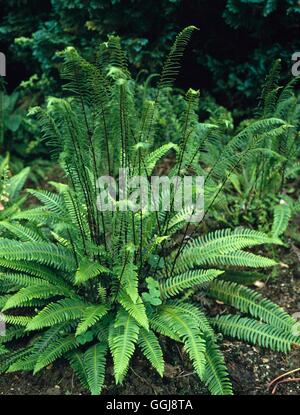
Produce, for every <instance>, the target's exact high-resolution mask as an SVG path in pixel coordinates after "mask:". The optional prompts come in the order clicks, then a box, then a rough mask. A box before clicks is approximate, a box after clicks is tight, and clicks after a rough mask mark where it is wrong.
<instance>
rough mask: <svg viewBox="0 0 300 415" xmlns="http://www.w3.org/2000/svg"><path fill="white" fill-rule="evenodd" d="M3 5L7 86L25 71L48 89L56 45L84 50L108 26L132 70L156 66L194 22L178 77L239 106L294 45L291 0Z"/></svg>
mask: <svg viewBox="0 0 300 415" xmlns="http://www.w3.org/2000/svg"><path fill="white" fill-rule="evenodd" d="M2 7H3V9H4V14H5V18H4V19H3V21H2V23H1V25H0V41H1V48H3V47H4V48H5V49H7V50H8V56H9V59H8V60H9V64H10V65H14V71H10V72H13V73H9V74H8V81H9V86H10V88H11V89H12V88H13V87H15V86H17V84H18V83H19V82H20V81H21V80H23V77H24V73H25V72H26V75H27V77H28V78H29V77H30V76H31V75H34V74H36V75H37V77H36V78H35V79H34V83H35V84H37V83H39V84H41V85H42V87H43V90H44V92H47V93H49V92H50V93H53V92H54V91H56V89H57V82H58V77H57V71H56V70H55V66H56V65H58V64H59V62H60V59H59V57H58V56H57V54H56V51H57V50H63V49H64V47H65V46H69V45H72V46H75V47H76V48H78V49H79V51H80V52H81V53H83V55H84V56H85V57H89V56H88V55H92V54H93V52H94V50H95V47H96V45H97V44H99V41H105V40H106V36H107V34H110V33H117V34H118V35H120V36H121V37H122V39H123V41H124V46H126V50H127V51H128V54H129V60H130V61H131V62H132V63H133V64H134V67H135V69H136V73H138V71H139V69H140V68H141V67H142V68H146V69H148V70H150V71H151V72H153V71H157V70H158V69H160V65H161V62H162V57H163V56H164V55H165V52H166V50H168V47H169V46H170V43H171V42H172V41H173V40H174V38H175V34H176V33H177V32H178V31H179V30H181V29H182V28H183V27H184V26H186V25H189V24H194V25H196V26H197V27H199V28H200V31H199V33H198V34H197V36H195V39H194V41H193V44H192V48H191V51H190V52H189V57H188V61H189V64H187V65H186V67H185V70H184V72H183V73H182V75H181V78H180V79H179V85H180V86H182V87H187V86H189V85H191V84H193V85H194V87H199V88H201V89H202V90H209V91H210V92H212V93H213V94H214V95H215V96H217V98H218V100H219V102H220V103H222V104H225V105H226V106H227V107H228V106H229V107H230V108H233V107H234V106H236V105H237V104H238V105H239V107H241V105H242V106H243V107H244V108H245V107H248V106H249V105H251V106H252V105H253V104H254V102H255V100H256V99H257V95H258V94H257V92H258V91H259V89H260V86H261V82H262V79H263V78H264V77H265V75H266V73H267V71H268V68H269V67H270V65H271V64H272V62H273V61H274V59H275V58H279V57H280V58H282V60H283V63H284V70H283V77H285V78H286V77H287V76H288V75H289V73H290V66H291V61H290V59H291V55H292V53H293V52H294V51H297V50H299V49H300V40H299V36H298V21H299V16H300V15H299V12H300V5H299V2H298V1H297V0H281V1H277V0H242V1H239V0H218V1H214V2H208V1H205V0H194V1H189V0H162V1H160V2H156V4H155V7H153V2H151V1H141V0H128V1H123V0H91V1H87V0H63V1H62V0H51V1H49V0H45V1H43V2H40V1H38V0H7V1H6V2H5V3H4V4H3V6H2ZM237 46H238V47H237ZM195 68H197V69H196V70H195ZM24 70H25V72H24Z"/></svg>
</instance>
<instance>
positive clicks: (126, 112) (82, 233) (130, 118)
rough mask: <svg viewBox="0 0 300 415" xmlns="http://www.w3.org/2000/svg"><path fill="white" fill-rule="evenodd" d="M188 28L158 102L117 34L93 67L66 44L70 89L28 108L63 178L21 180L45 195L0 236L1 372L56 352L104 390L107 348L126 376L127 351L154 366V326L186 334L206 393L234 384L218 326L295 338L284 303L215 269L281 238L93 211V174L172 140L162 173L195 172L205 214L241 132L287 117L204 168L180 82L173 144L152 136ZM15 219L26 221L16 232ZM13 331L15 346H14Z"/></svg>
mask: <svg viewBox="0 0 300 415" xmlns="http://www.w3.org/2000/svg"><path fill="white" fill-rule="evenodd" d="M193 30H194V27H188V28H186V29H185V30H184V31H183V32H181V33H180V34H179V35H178V37H177V39H176V42H175V44H174V46H173V47H172V49H171V51H170V54H169V56H168V58H167V60H166V63H165V66H164V69H163V72H162V75H161V76H160V79H159V82H158V87H157V95H156V97H155V100H148V99H144V100H142V102H141V99H140V96H138V98H137V101H138V103H139V104H138V105H136V97H135V89H134V86H135V84H134V83H133V82H132V81H131V78H130V74H129V72H128V68H127V65H126V59H125V55H124V53H123V51H122V49H121V48H120V43H119V39H118V38H116V37H110V38H109V40H108V43H107V44H106V46H105V47H102V54H101V56H100V57H99V60H98V61H97V62H96V63H95V65H93V64H90V63H89V62H87V61H86V60H85V59H83V58H82V57H81V56H80V55H79V54H78V53H77V52H76V50H75V49H73V48H68V49H67V50H66V51H65V52H64V58H65V65H64V69H63V72H62V74H63V76H64V78H66V79H67V84H66V91H67V92H68V93H69V94H70V96H69V97H67V98H65V99H59V98H51V99H49V101H48V106H47V108H46V109H43V108H35V109H33V110H32V113H33V114H36V115H37V116H38V118H39V120H40V123H41V126H42V129H43V133H44V138H45V140H46V141H47V143H48V144H49V145H50V148H51V150H52V152H53V156H54V157H58V158H59V161H60V164H61V166H62V167H63V169H64V171H65V174H66V179H67V183H66V184H62V183H52V185H53V186H54V187H55V188H56V190H57V192H49V191H45V190H30V193H31V194H32V195H33V196H35V197H36V198H38V199H39V200H40V201H41V202H42V206H39V207H34V208H32V209H29V210H25V211H22V212H19V213H17V214H15V215H14V216H13V218H12V221H13V222H12V223H13V224H14V227H15V229H11V230H10V231H11V233H12V234H15V236H17V238H16V239H11V238H2V239H0V266H1V273H0V279H1V288H0V290H1V296H0V304H1V307H2V311H3V313H4V318H5V321H6V322H7V323H8V328H7V333H6V336H4V337H1V338H0V341H1V344H2V345H3V347H2V346H1V353H2V354H1V360H0V362H1V363H0V368H1V370H2V371H6V372H15V371H20V370H22V371H28V370H30V371H32V370H33V372H34V373H37V372H39V371H40V370H41V369H43V368H44V367H46V366H48V365H49V364H50V363H52V362H54V361H55V360H57V359H59V358H61V357H64V358H66V359H68V360H69V362H70V364H71V366H72V367H73V369H74V371H75V372H76V373H77V375H78V377H79V379H80V380H81V382H82V384H83V385H84V386H85V387H86V388H88V389H89V390H90V392H91V393H92V394H99V393H100V392H101V389H102V387H103V383H104V377H105V367H106V364H107V362H108V364H110V363H109V362H110V360H109V359H110V357H109V355H110V356H111V357H112V360H113V371H114V376H115V381H116V383H122V381H123V379H124V377H125V375H126V372H127V370H128V367H129V364H130V361H131V358H132V356H133V354H134V351H135V349H136V348H139V349H140V351H141V352H142V354H143V355H144V356H145V357H146V359H148V360H149V362H150V363H151V365H152V366H153V367H154V368H155V369H156V370H157V372H158V373H159V374H160V375H161V376H162V375H163V373H164V358H163V350H162V347H161V345H160V336H166V337H168V338H170V339H172V340H174V341H177V342H180V343H182V344H183V345H184V348H185V351H186V353H187V355H188V356H189V358H190V360H191V362H192V364H193V367H194V370H195V373H196V374H197V375H198V376H199V378H200V379H201V380H202V381H203V382H205V383H206V385H207V386H208V388H209V390H210V391H211V392H212V393H213V394H231V393H232V386H231V383H230V380H229V376H228V372H227V369H226V365H225V362H224V358H223V355H222V353H221V351H220V349H219V345H218V333H219V332H222V333H224V334H225V335H229V336H232V337H236V338H238V339H243V340H246V341H249V342H251V343H254V344H258V345H261V346H263V347H270V348H272V349H274V350H278V351H282V352H288V351H289V350H290V349H291V347H292V346H293V345H295V344H299V343H300V342H299V338H297V337H295V336H293V335H292V334H291V327H292V326H293V324H294V320H293V319H292V318H291V317H290V316H289V315H288V314H287V313H286V312H285V311H283V310H282V309H281V308H279V307H278V306H276V305H275V304H273V303H272V302H270V301H268V300H266V299H264V298H262V297H261V296H260V295H259V294H257V293H255V292H253V291H251V290H249V289H248V288H245V287H243V286H240V285H238V284H235V283H232V282H227V281H222V280H221V279H220V278H221V276H222V273H223V270H224V269H226V268H228V267H233V268H235V267H237V268H244V267H250V268H261V267H270V266H273V265H275V262H274V261H273V260H272V259H269V258H266V257H263V256H259V255H256V254H254V253H252V252H247V251H245V248H247V247H253V246H258V245H264V244H273V243H278V244H280V243H281V242H280V240H279V239H278V238H275V237H269V236H266V235H265V234H263V233H260V232H257V231H254V230H247V229H242V228H237V229H235V230H228V229H227V230H218V231H216V232H211V233H209V234H207V235H206V236H197V235H196V234H195V232H196V228H197V227H196V228H195V227H194V228H193V229H194V230H193V232H192V233H190V238H189V239H187V238H186V236H187V232H188V231H189V232H190V231H191V227H190V226H189V225H190V217H191V213H192V212H193V211H194V208H193V207H192V209H184V210H182V211H180V212H177V211H175V209H174V205H173V203H172V205H171V206H172V208H171V211H170V212H164V211H162V212H161V211H160V212H152V211H148V210H143V209H139V210H138V211H136V212H133V211H123V210H122V205H121V204H122V203H124V201H123V202H120V201H118V202H116V209H115V210H112V211H109V212H103V211H99V210H98V209H97V206H96V196H97V179H98V177H100V175H103V174H107V173H109V174H110V175H112V174H114V175H116V173H117V171H118V168H119V167H123V168H124V167H127V168H128V169H129V175H130V177H132V176H133V175H136V174H138V175H139V176H141V175H142V176H145V177H150V176H151V175H153V174H154V173H153V172H154V171H155V169H156V167H157V163H158V161H159V160H161V158H162V157H164V156H165V155H166V154H169V152H170V151H172V152H173V153H176V157H174V165H173V166H172V167H171V168H170V170H169V177H172V176H173V177H174V175H176V174H177V172H178V173H179V174H180V175H181V176H184V175H187V174H188V172H190V171H192V170H194V171H195V172H196V173H197V172H199V171H203V172H204V175H205V179H206V187H205V191H206V206H205V212H208V211H209V209H210V206H212V205H213V204H214V202H215V200H216V197H217V195H218V194H219V193H220V186H217V178H221V177H222V178H223V179H224V177H225V178H226V175H227V173H225V172H226V170H228V169H231V170H233V169H234V168H235V166H236V165H237V163H238V161H239V160H240V158H241V154H243V155H245V151H244V150H243V149H241V148H240V147H241V143H243V142H244V141H245V139H247V140H249V141H250V142H251V140H254V139H255V137H256V134H258V133H261V134H262V132H263V131H265V132H267V131H268V132H270V133H271V132H272V131H274V130H278V128H280V127H281V126H282V125H283V124H284V122H283V121H282V120H280V119H276V118H269V119H264V120H260V121H258V122H257V123H255V124H254V125H251V126H250V127H247V128H246V129H245V130H244V131H242V132H241V133H239V134H238V135H237V136H235V137H233V138H232V140H230V142H229V144H228V146H227V147H226V148H225V149H224V151H223V153H222V154H221V155H220V158H219V160H218V161H217V162H216V163H215V164H214V166H212V167H211V169H210V171H209V172H208V171H205V170H204V169H202V168H201V166H200V165H199V158H198V156H199V154H198V153H200V155H201V154H202V151H204V149H203V148H205V143H206V140H207V136H208V133H209V132H210V130H212V129H215V128H216V126H213V125H212V124H209V123H208V124H202V123H199V122H198V121H197V116H196V114H195V108H196V104H197V100H198V93H197V92H196V91H193V90H189V91H188V93H187V95H186V103H187V105H186V110H185V112H184V113H183V114H181V117H180V119H179V123H180V126H181V128H180V134H179V137H178V138H177V144H174V143H170V142H168V143H165V144H163V145H161V146H159V147H157V145H156V138H157V137H156V130H155V127H156V124H157V118H158V112H157V105H158V104H157V103H158V102H159V100H160V94H161V91H162V90H164V88H166V87H168V88H170V87H172V85H173V82H174V79H175V76H176V75H177V72H178V68H179V64H180V59H181V56H182V54H183V51H184V49H185V47H186V44H187V42H188V40H189V38H190V36H191V34H192V32H193ZM196 143H197V145H195V144H196ZM199 146H200V147H199ZM195 151H196V155H195ZM248 151H250V150H248ZM163 197H164V196H163V195H161V200H163ZM172 197H173V198H174V195H173V196H172ZM172 200H173V199H172ZM126 202H127V201H126ZM22 223H25V225H22ZM29 225H31V226H34V227H31V228H29ZM27 226H28V227H27ZM21 227H22V228H21ZM19 229H22V230H24V231H25V232H23V235H22V238H19V234H18V232H19ZM178 240H179V242H178ZM190 288H194V289H195V288H197V289H201V290H203V292H204V293H206V294H207V295H209V296H212V297H214V298H217V299H219V300H221V301H223V302H225V303H227V304H229V305H231V306H233V307H235V308H237V309H238V310H240V312H241V313H243V316H239V315H222V316H217V317H214V318H212V317H210V316H209V313H208V312H207V310H205V308H204V307H202V306H201V305H200V304H196V303H193V302H192V301H191V300H190V295H189V292H188V290H189V289H190ZM244 314H245V315H247V317H245V316H244ZM20 338H22V342H20V344H18V341H17V340H18V339H20ZM12 340H14V341H15V342H16V343H15V344H16V345H18V346H19V347H17V348H10V342H11V341H12Z"/></svg>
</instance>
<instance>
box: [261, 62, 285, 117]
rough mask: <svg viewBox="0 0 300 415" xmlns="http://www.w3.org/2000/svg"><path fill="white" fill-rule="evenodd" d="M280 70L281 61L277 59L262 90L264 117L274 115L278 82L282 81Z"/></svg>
mask: <svg viewBox="0 0 300 415" xmlns="http://www.w3.org/2000/svg"><path fill="white" fill-rule="evenodd" d="M280 70H281V59H277V60H276V61H275V62H274V64H273V66H272V68H271V71H270V72H269V74H268V75H267V77H266V81H265V84H264V86H263V90H262V105H263V111H262V115H263V116H264V117H268V116H272V114H273V113H274V109H275V104H276V98H277V95H278V92H279V87H278V82H279V79H280Z"/></svg>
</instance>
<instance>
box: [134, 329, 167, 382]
mask: <svg viewBox="0 0 300 415" xmlns="http://www.w3.org/2000/svg"><path fill="white" fill-rule="evenodd" d="M138 346H139V347H140V348H141V350H142V352H143V354H144V356H145V357H146V358H147V359H148V360H149V362H150V363H151V365H152V366H153V367H154V369H156V370H157V372H158V373H159V375H160V376H163V373H164V366H165V362H164V358H163V353H162V349H161V347H160V344H159V341H158V339H157V337H156V335H155V334H154V333H153V331H152V330H149V331H147V330H145V329H143V328H142V329H141V330H140V334H139V340H138Z"/></svg>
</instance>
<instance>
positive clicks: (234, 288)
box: [208, 281, 295, 333]
mask: <svg viewBox="0 0 300 415" xmlns="http://www.w3.org/2000/svg"><path fill="white" fill-rule="evenodd" d="M208 295H210V296H212V297H213V298H216V299H218V300H219V301H223V302H225V303H226V304H229V305H231V306H233V307H236V308H238V309H239V310H240V311H242V312H243V313H249V314H251V315H252V316H253V317H256V318H258V319H261V320H262V321H264V322H265V323H269V324H270V325H271V326H273V327H276V328H277V329H280V330H282V331H286V332H288V333H290V332H291V330H292V327H293V325H294V324H295V320H294V319H292V318H291V317H290V316H289V315H288V314H287V313H286V312H285V311H284V310H283V309H282V308H281V307H279V306H277V305H276V304H274V303H273V302H272V301H269V300H267V299H266V298H264V297H263V296H262V295H261V294H259V293H258V292H255V291H253V290H251V289H250V288H247V287H243V286H242V285H239V284H235V283H234V282H227V281H213V282H212V283H211V284H210V285H209V289H208Z"/></svg>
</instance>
